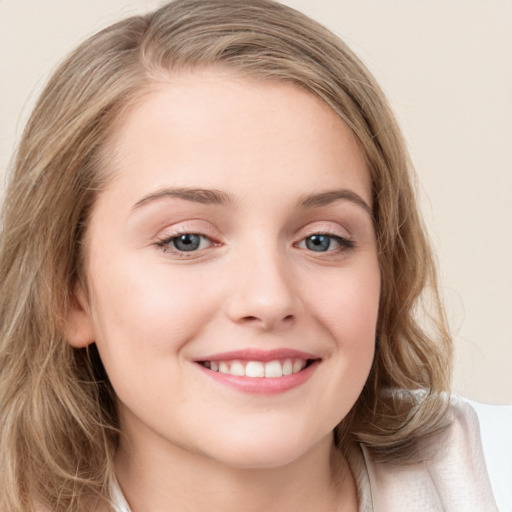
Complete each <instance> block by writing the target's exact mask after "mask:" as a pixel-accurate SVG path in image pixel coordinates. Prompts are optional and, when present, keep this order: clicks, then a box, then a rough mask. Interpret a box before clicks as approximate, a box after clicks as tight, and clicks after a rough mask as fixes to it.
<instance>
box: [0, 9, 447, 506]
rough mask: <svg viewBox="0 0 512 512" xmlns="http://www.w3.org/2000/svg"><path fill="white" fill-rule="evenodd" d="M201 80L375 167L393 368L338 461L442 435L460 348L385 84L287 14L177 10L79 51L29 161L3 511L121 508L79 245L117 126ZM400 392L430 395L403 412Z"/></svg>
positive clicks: (10, 328)
mask: <svg viewBox="0 0 512 512" xmlns="http://www.w3.org/2000/svg"><path fill="white" fill-rule="evenodd" d="M204 66H223V67H229V68H231V69H234V70H235V71H237V72H239V73H241V74H242V75H244V76H248V77H257V78H258V79H272V80H285V81H288V82H291V83H294V84H296V85H297V86H298V87H302V88H304V89H306V90H307V91H309V92H311V93H312V94H314V95H316V96H318V97H320V98H321V99H322V100H323V101H325V102H326V103H327V104H328V105H329V106H330V107H331V108H332V109H333V110H334V111H335V112H336V113H337V114H338V115H339V116H340V117H341V118H342V119H343V120H344V121H345V123H347V125H348V126H349V127H350V128H351V129H352V131H353V132H354V134H355V136H356V137H357V139H358V141H359V144H360V146H361V148H362V149H363V151H364V153H365V155H366V159H367V163H368V167H369V169H370V173H371V178H372V184H373V200H374V218H375V227H376V232H377V237H378V247H379V258H380V268H381V274H382V293H381V301H380V312H379V320H378V327H377V340H376V341H377V345H378V350H377V352H376V356H375V360H374V364H373V367H372V370H371V373H370V376H369V378H368V381H367V383H366V386H365V388H364V390H363V393H362V394H361V396H360V398H359V400H358V401H357V403H356V404H355V406H354V408H353V409H352V411H351V412H350V413H349V415H348V416H347V417H346V418H345V419H344V420H343V421H342V423H341V424H340V425H339V426H338V427H337V428H336V431H335V437H336V441H337V443H338V445H339V446H340V447H341V448H342V447H343V446H345V445H346V444H347V443H353V442H362V443H364V444H365V445H366V446H367V447H368V448H369V449H370V450H372V451H373V452H374V453H375V454H376V455H377V456H379V457H380V458H382V459H384V460H402V459H405V458H407V456H408V455H409V454H410V453H411V451H412V448H413V446H414V444H415V442H416V441H417V440H418V439H419V438H420V437H422V436H425V435H428V434H429V433H431V432H433V431H434V430H436V429H437V428H438V427H439V424H440V420H441V418H442V414H443V411H444V408H445V403H444V399H443V391H446V390H447V389H448V385H449V375H450V372H449V370H450V364H451V342H450V337H449V334H448V330H447V327H446V323H445V319H444V315H443V310H442V307H441V303H440V299H439V293H438V290H437V282H436V272H435V266H434V262H433V258H432V254H431V250H430V246H429V244H428V241H427V239H426V236H425V230H424V227H423V225H422V222H421V219H420V216H419V214H418V209H417V202H416V199H415V193H414V187H413V183H412V180H413V175H412V170H411V165H410V162H409V159H408V156H407V151H406V149H405V145H404V141H403V140H402V136H401V134H400V131H399V129H398V127H397V124H396V122H395V119H394V117H393V115H392V113H391V111H390V109H389V106H388V104H387V102H386V100H385V98H384V96H383V94H382V92H381V90H380V89H379V87H378V85H377V84H376V82H375V80H374V79H373V77H372V76H371V75H370V74H369V72H368V71H367V70H366V68H365V67H364V66H363V65H362V64H361V62H360V61H359V60H358V59H357V57H356V56H355V55H354V54H353V53H352V52H351V51H350V50H349V49H348V48H347V46H346V45H345V44H344V43H343V42H342V41H341V40H339V39H338V38H337V37H336V36H334V35H333V34H332V33H330V32H329V31H328V30H327V29H325V28H323V27H322V26H320V25H318V24H317V23H316V22H314V21H312V20H310V19H309V18H307V17H306V16H304V15H302V14H300V13H298V12H297V11H294V10H293V9H290V8H288V7H285V6H283V5H281V4H278V3H274V2H272V1H269V0H248V1H243V2H242V1H237V0H178V1H176V2H173V3H170V4H168V5H165V6H163V7H162V8H160V9H159V10H157V11H156V12H154V13H150V14H148V15H145V16H137V17H132V18H129V19H126V20H124V21H122V22H120V23H117V24H115V25H113V26H111V27H109V28H107V29H105V30H103V31H102V32H100V33H98V34H96V35H94V36H93V37H91V38H90V39H89V40H88V41H86V42H85V43H83V44H82V45H81V46H80V47H79V48H77V49H76V50H75V51H74V52H73V53H72V54H71V55H70V56H69V57H68V58H67V60H66V61H65V62H64V63H63V64H62V65H61V66H60V67H59V69H58V70H57V71H56V72H55V74H54V75H53V77H52V78H51V79H50V81H49V83H48V85H47V87H46V88H45V90H44V91H43V93H42V95H41V97H40V99H39V101H38V103H37V105H36V107H35V109H34V111H33V114H32V116H31V118H30V120H29V122H28V124H27V127H26V129H25V132H24V134H23V138H22V140H21V142H20V144H19V148H18V151H17V155H16V158H15V160H14V165H13V169H12V175H11V178H10V185H9V187H8V191H7V194H6V200H5V203H4V206H3V232H2V235H1V241H0V319H1V325H0V496H1V498H0V504H1V505H2V510H6V511H9V512H22V511H23V512H27V511H32V510H34V509H35V508H36V506H37V505H39V506H43V507H47V508H48V509H51V510H52V511H55V512H60V511H68V512H70V511H80V510H84V509H88V510H89V509H93V508H94V506H93V505H92V504H97V503H100V502H104V503H108V499H109V486H110V484H111V482H112V478H113V470H112V459H113V454H114V453H115V450H116V444H117V440H118V425H117V415H116V408H115V397H114V395H113V391H112V388H111V386H110V384H109V381H108V377H107V376H106V375H105V372H104V370H103V367H102V364H101V361H100V359H99V357H98V354H97V351H96V350H95V347H94V346H92V347H91V348H90V349H83V350H74V349H72V348H71V347H70V346H69V345H68V343H67V342H66V340H65V339H64V336H63V334H62V332H63V329H62V325H63V320H62V319H63V317H64V315H65V312H66V311H67V308H68V307H69V304H70V302H71V301H73V300H74V299H73V290H74V289H75V286H76V283H77V282H78V281H80V280H82V279H83V278H84V276H83V253H82V252H83V251H82V245H81V241H82V234H83V231H84V229H85V226H86V225H87V220H88V216H89V213H90V211H91V208H93V206H94V203H95V199H96V197H97V195H98V194H100V193H101V190H102V188H103V187H104V185H105V182H106V180H108V177H107V176H106V175H105V173H104V172H102V162H103V161H104V158H105V155H102V151H101V150H102V149H103V148H104V147H105V141H107V140H108V139H109V136H110V134H111V133H112V132H113V131H114V130H115V124H116V121H117V120H119V118H120V116H121V115H122V112H123V111H124V110H125V109H126V108H128V107H129V106H130V105H132V104H133V102H135V101H137V99H138V98H140V97H141V96H142V95H144V94H146V93H147V92H148V91H149V90H150V89H151V84H152V82H154V80H155V79H157V78H158V77H161V76H163V75H164V76H165V75H166V74H167V75H168V74H172V73H174V72H179V71H180V70H182V69H184V68H186V69H194V68H199V67H204ZM425 295H427V296H428V297H427V298H428V304H427V305H428V311H429V313H428V314H426V313H425V310H424V308H422V297H425ZM390 388H391V389H393V388H397V389H398V388H399V389H401V390H405V391H406V392H407V391H410V392H412V391H414V390H419V389H421V390H424V393H423V394H421V395H420V394H414V396H413V397H412V398H411V399H410V400H400V401H397V400H396V399H395V397H396V395H395V394H392V393H389V392H388V390H389V389H390ZM411 396H412V394H411Z"/></svg>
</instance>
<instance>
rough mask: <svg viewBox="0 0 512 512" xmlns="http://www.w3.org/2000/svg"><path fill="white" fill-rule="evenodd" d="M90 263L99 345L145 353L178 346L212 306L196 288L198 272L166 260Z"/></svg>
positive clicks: (163, 350)
mask: <svg viewBox="0 0 512 512" xmlns="http://www.w3.org/2000/svg"><path fill="white" fill-rule="evenodd" d="M116 261H117V264H116V265H112V264H106V265H97V267H96V268H94V269H91V272H92V275H93V279H92V282H93V283H94V287H93V290H92V292H93V293H92V300H93V310H94V311H93V313H94V314H93V318H94V326H95V330H96V334H97V343H98V345H99V348H100V350H101V345H103V346H104V347H105V348H106V349H107V350H112V351H114V350H119V349H121V348H123V349H126V348H127V347H131V348H132V349H133V350H135V351H137V352H139V351H140V352H141V353H140V354H138V356H137V357H147V356H148V355H150V354H154V353H155V352H162V353H164V352H165V351H168V350H169V348H170V347H171V348H172V349H178V348H179V347H180V346H181V345H183V344H184V343H186V342H187V341H188V339H190V338H191V337H193V336H194V335H195V334H196V333H197V331H198V330H199V329H200V328H201V325H202V324H203V322H202V321H201V320H204V319H205V318H207V317H208V316H209V315H211V314H212V313H213V311H214V309H215V306H214V304H213V301H212V300H208V299H207V298H206V297H205V296H204V294H201V299H200V300H199V297H198V295H199V294H198V290H200V289H201V284H202V283H203V284H204V279H203V277H202V276H201V275H199V274H198V275H194V274H192V273H190V272H184V271H183V269H179V268H178V269H176V268H174V267H171V266H169V265H166V264H165V262H162V263H161V264H158V265H155V264H154V263H153V264H152V265H150V264H147V265H145V264H144V262H140V261H137V260H136V259H134V260H130V259H129V258H126V259H125V260H124V261H123V260H122V259H120V258H119V259H117V260H116Z"/></svg>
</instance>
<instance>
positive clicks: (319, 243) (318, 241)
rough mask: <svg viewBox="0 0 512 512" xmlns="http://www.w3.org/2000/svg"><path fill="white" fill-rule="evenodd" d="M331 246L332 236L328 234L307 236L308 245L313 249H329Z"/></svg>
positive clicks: (319, 250)
mask: <svg viewBox="0 0 512 512" xmlns="http://www.w3.org/2000/svg"><path fill="white" fill-rule="evenodd" d="M330 246H331V237H330V236H326V235H312V236H308V237H307V238H306V247H307V248H308V249H310V250H311V251H317V252H321V251H327V250H328V249H329V247H330Z"/></svg>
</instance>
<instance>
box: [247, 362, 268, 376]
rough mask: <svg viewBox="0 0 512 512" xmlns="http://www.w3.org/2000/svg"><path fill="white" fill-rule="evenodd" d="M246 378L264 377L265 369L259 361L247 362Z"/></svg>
mask: <svg viewBox="0 0 512 512" xmlns="http://www.w3.org/2000/svg"><path fill="white" fill-rule="evenodd" d="M245 376H246V377H264V376H265V367H264V366H263V363H260V361H249V362H248V363H247V364H246V366H245Z"/></svg>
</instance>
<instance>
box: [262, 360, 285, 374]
mask: <svg viewBox="0 0 512 512" xmlns="http://www.w3.org/2000/svg"><path fill="white" fill-rule="evenodd" d="M282 376H283V367H282V366H281V363H280V362H279V361H270V362H268V363H265V377H282Z"/></svg>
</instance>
